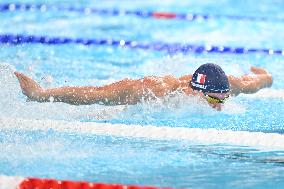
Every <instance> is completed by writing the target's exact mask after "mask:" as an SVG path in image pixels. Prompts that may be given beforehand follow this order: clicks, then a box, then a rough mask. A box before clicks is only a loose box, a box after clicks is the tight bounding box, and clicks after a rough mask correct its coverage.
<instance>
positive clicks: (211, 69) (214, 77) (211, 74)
mask: <svg viewBox="0 0 284 189" xmlns="http://www.w3.org/2000/svg"><path fill="white" fill-rule="evenodd" d="M189 86H190V87H191V88H192V89H194V90H198V91H202V92H205V93H208V92H209V93H226V92H229V91H230V84H229V80H228V77H227V75H226V74H225V72H224V71H223V70H222V68H221V67H220V66H218V65H217V64H213V63H207V64H203V65H201V66H200V67H199V68H198V69H197V70H196V71H195V72H194V74H193V76H192V79H191V81H190V83H189Z"/></svg>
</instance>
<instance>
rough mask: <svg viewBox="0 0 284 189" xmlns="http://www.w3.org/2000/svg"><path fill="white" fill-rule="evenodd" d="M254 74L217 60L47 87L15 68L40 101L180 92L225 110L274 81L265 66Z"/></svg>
mask: <svg viewBox="0 0 284 189" xmlns="http://www.w3.org/2000/svg"><path fill="white" fill-rule="evenodd" d="M251 72H252V74H246V75H243V76H241V77H234V76H227V75H226V74H225V72H224V71H223V70H222V68H221V67H220V66H218V65H216V64H213V63H207V64H203V65H201V66H200V67H199V68H198V69H197V70H196V71H195V72H194V74H193V75H184V76H182V77H179V78H176V77H173V76H164V77H156V76H150V77H144V78H142V79H124V80H121V81H118V82H115V83H112V84H109V85H105V86H101V87H96V86H77V87H69V86H66V87H59V88H51V89H44V88H42V87H41V86H40V85H39V84H38V83H37V82H35V81H34V80H32V79H31V78H29V77H27V76H26V75H24V74H22V73H19V72H15V75H16V76H17V78H18V80H19V83H20V86H21V88H22V92H23V94H25V95H26V96H27V97H28V99H29V100H32V101H38V102H50V101H51V102H64V103H69V104H74V105H87V104H94V103H98V104H104V105H126V104H136V103H139V102H141V101H142V100H151V99H155V98H161V97H165V96H167V95H171V94H174V93H176V92H180V93H184V94H187V95H193V96H199V97H200V98H201V99H204V102H207V103H208V104H209V105H210V106H211V107H213V108H215V109H217V110H219V111H220V110H221V108H222V105H223V104H224V102H225V101H226V99H228V98H229V97H230V96H237V95H239V94H241V93H244V94H251V93H255V92H257V91H258V90H260V89H262V88H265V87H270V86H271V85H272V76H271V74H270V73H268V72H267V71H266V70H265V69H262V68H258V67H251Z"/></svg>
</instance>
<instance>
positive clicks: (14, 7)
mask: <svg viewBox="0 0 284 189" xmlns="http://www.w3.org/2000/svg"><path fill="white" fill-rule="evenodd" d="M15 11H30V12H33V11H40V12H42V13H43V12H46V11H68V12H77V13H82V14H85V15H90V14H97V15H108V16H121V15H130V16H136V17H140V18H152V19H169V20H184V21H202V20H210V19H220V18H226V19H232V20H243V21H266V22H267V21H278V22H284V18H267V17H255V16H238V15H220V14H219V15H217V14H215V15H214V14H198V13H174V12H159V11H146V10H145V11H144V10H124V9H100V8H91V7H76V6H56V5H47V4H28V3H4V4H0V12H15Z"/></svg>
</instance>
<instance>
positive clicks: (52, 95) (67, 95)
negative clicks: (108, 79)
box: [15, 72, 120, 105]
mask: <svg viewBox="0 0 284 189" xmlns="http://www.w3.org/2000/svg"><path fill="white" fill-rule="evenodd" d="M15 75H16V76H17V78H18V80H19V82H20V86H21V88H22V92H23V94H25V95H26V96H27V97H28V98H29V99H30V100H33V101H38V102H49V101H53V102H65V103H69V104H75V105H83V104H93V103H99V102H102V103H104V104H108V103H110V102H113V103H114V104H119V103H118V102H116V100H117V96H118V95H120V94H118V93H119V92H120V91H117V90H115V88H114V87H113V86H112V85H110V86H107V87H91V86H90V87H89V86H86V87H59V88H52V89H43V88H42V87H41V86H40V85H39V84H38V83H37V82H35V81H34V80H32V79H31V78H29V77H27V76H25V75H24V74H22V73H19V72H15Z"/></svg>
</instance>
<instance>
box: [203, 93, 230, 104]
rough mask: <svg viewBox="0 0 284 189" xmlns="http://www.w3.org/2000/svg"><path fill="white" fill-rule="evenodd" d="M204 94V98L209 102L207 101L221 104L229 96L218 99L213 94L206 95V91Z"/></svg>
mask: <svg viewBox="0 0 284 189" xmlns="http://www.w3.org/2000/svg"><path fill="white" fill-rule="evenodd" d="M204 96H205V98H206V100H207V101H208V102H209V103H212V104H216V103H221V104H224V103H225V101H226V100H227V99H228V98H229V97H230V96H227V97H225V98H223V99H220V98H217V97H215V96H211V95H208V94H206V93H204Z"/></svg>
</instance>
